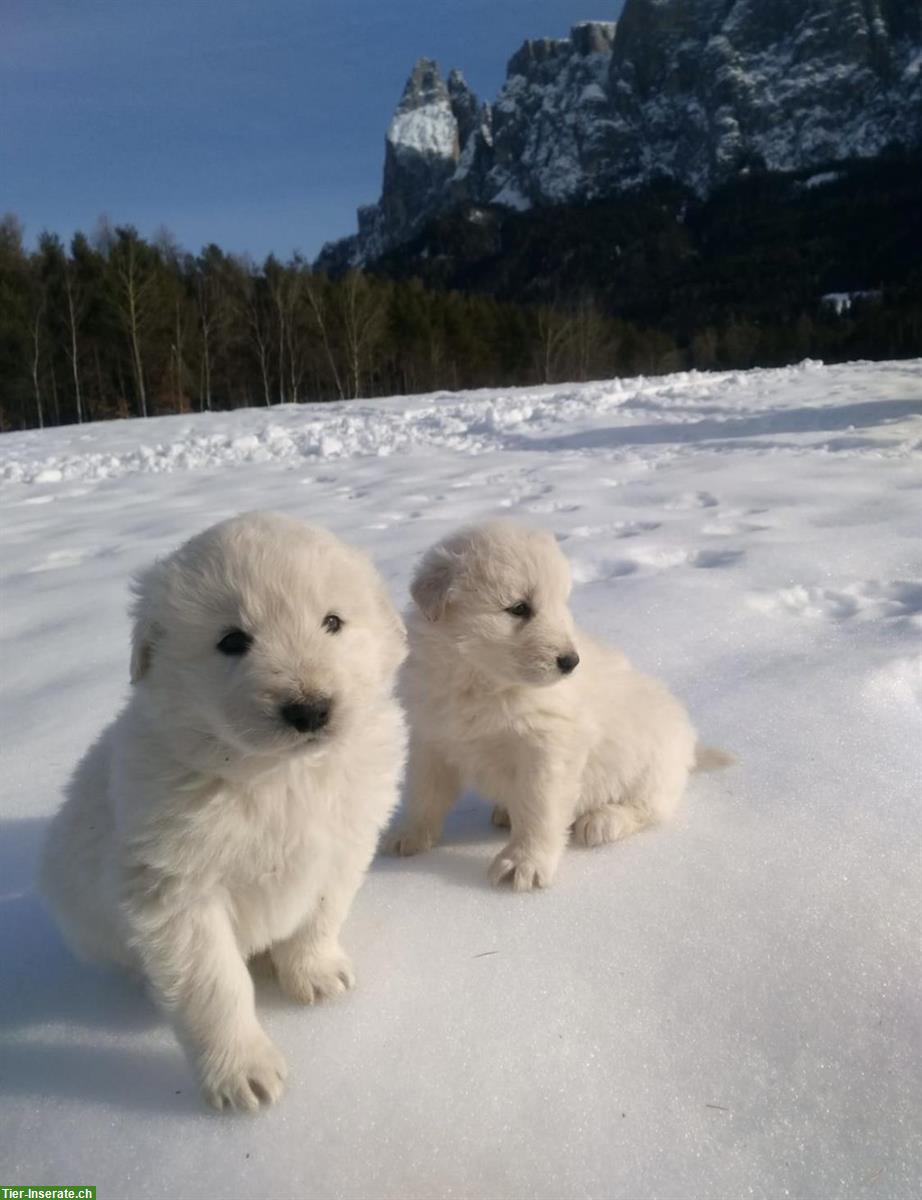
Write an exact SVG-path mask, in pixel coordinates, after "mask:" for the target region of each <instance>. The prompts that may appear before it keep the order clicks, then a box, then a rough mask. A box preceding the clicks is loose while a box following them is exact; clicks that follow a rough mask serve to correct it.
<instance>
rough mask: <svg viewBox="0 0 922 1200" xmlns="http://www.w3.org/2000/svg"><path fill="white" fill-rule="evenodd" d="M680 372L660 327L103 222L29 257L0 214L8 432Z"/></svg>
mask: <svg viewBox="0 0 922 1200" xmlns="http://www.w3.org/2000/svg"><path fill="white" fill-rule="evenodd" d="M677 365H682V362H681V357H680V356H678V355H677V353H676V350H675V347H674V345H673V344H672V343H671V341H670V340H669V339H668V338H664V337H663V335H661V334H655V333H650V332H643V331H640V330H638V329H637V328H636V327H634V326H631V325H628V324H626V323H624V322H619V321H614V320H611V319H609V318H607V317H604V316H603V315H602V314H601V313H600V312H599V310H598V309H597V308H596V306H595V305H594V304H593V303H592V302H591V300H589V299H582V300H580V301H578V302H576V303H574V304H571V305H569V306H566V307H562V306H556V305H555V306H530V307H525V306H521V305H514V304H502V303H498V302H497V301H496V300H494V299H492V298H490V297H488V296H475V295H469V294H460V293H451V292H440V291H432V290H426V289H424V288H423V287H422V285H421V284H419V283H418V282H416V281H410V282H402V283H395V282H392V281H388V280H385V279H381V278H376V277H374V276H372V275H367V274H363V273H361V272H358V271H352V272H349V273H348V274H346V275H345V276H344V277H343V278H341V279H337V280H332V279H330V278H328V277H327V276H326V275H324V274H321V273H318V272H316V271H314V270H312V269H311V267H310V265H309V264H308V263H307V262H306V261H304V260H303V259H302V258H300V257H299V256H297V255H295V256H294V257H292V258H291V259H290V260H289V261H288V262H285V263H282V262H280V261H279V260H278V259H276V258H274V257H271V256H270V257H269V258H268V259H266V260H265V262H263V263H261V264H258V265H257V264H255V263H253V262H252V261H250V260H249V259H247V258H242V257H238V256H233V255H229V254H225V253H224V252H223V251H222V250H221V249H220V248H219V247H218V246H215V245H209V246H207V247H205V248H204V249H203V250H202V252H201V253H200V254H198V255H191V254H189V253H187V252H185V251H184V250H182V249H181V248H180V247H179V246H178V245H177V244H176V243H175V241H174V240H173V239H172V238H171V237H170V236H169V235H168V234H166V233H163V234H161V235H160V236H158V237H157V238H155V239H153V240H150V241H148V240H145V239H144V238H142V237H141V236H140V235H139V234H138V233H137V231H136V230H135V229H133V228H131V227H129V226H120V227H114V228H113V227H111V226H109V225H108V224H105V223H102V224H101V225H100V227H99V228H98V229H97V230H96V232H95V233H94V235H93V236H92V237H87V236H85V235H84V234H82V233H78V234H77V235H76V236H75V237H74V238H73V239H72V241H71V243H70V245H69V246H68V247H65V245H64V244H63V242H62V241H61V239H60V238H59V237H57V236H55V235H54V234H49V233H45V234H42V235H41V237H40V238H39V239H38V244H37V246H36V247H35V248H34V249H33V250H29V249H27V248H26V246H25V245H24V242H23V234H22V228H21V226H20V224H19V222H18V221H17V219H16V218H14V217H9V216H8V217H5V218H2V219H0V429H14V428H23V427H29V426H44V425H46V424H61V423H68V422H81V421H86V420H101V419H105V418H108V417H126V416H141V417H147V416H154V415H158V414H163V413H172V412H188V411H193V410H203V411H204V410H210V409H226V408H236V407H241V406H245V405H254V404H266V405H269V404H276V403H292V404H297V403H300V402H302V401H305V400H345V399H350V398H354V397H358V396H373V395H380V394H383V393H393V392H414V391H427V390H433V389H437V388H460V387H474V386H487V385H502V386H505V385H509V384H515V383H531V382H549V381H553V380H560V379H586V378H592V377H599V376H605V375H614V374H617V373H619V372H624V371H630V370H642V371H654V370H668V369H671V368H672V367H674V366H677Z"/></svg>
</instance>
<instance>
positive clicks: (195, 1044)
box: [41, 513, 406, 1109]
mask: <svg viewBox="0 0 922 1200" xmlns="http://www.w3.org/2000/svg"><path fill="white" fill-rule="evenodd" d="M135 590H136V595H137V601H136V604H135V609H134V616H135V626H134V637H133V649H132V655H131V680H132V683H133V684H134V689H133V693H132V695H131V698H130V701H129V703H128V705H127V707H126V708H125V709H124V710H123V712H122V713H121V715H120V716H119V717H118V718H117V720H116V721H115V722H114V723H113V724H112V725H111V726H110V727H109V728H108V729H107V730H106V731H105V732H104V733H103V735H102V736H101V738H100V739H99V741H98V742H96V744H95V745H94V746H93V747H92V749H91V750H90V751H89V753H88V754H87V756H86V757H85V758H84V760H83V761H82V763H81V764H80V766H79V767H78V768H77V771H76V773H75V775H74V777H73V779H72V781H71V783H70V785H69V789H68V794H67V799H66V801H65V803H64V806H63V807H62V808H61V810H60V812H59V813H58V814H57V816H56V817H55V819H54V821H53V823H52V825H51V829H50V832H49V835H48V840H47V844H46V847H45V852H44V859H43V863H42V870H41V886H42V891H43V893H44V895H45V897H46V898H47V900H48V902H49V903H50V906H51V908H52V910H53V911H54V914H55V915H56V917H57V920H58V922H59V924H60V926H61V929H62V930H63V932H64V934H65V936H66V938H67V940H68V941H69V943H70V944H71V945H72V947H73V949H74V950H75V951H76V952H77V953H78V954H79V955H80V956H81V957H84V958H88V959H92V960H97V961H99V960H102V961H107V960H108V961H116V962H119V963H123V964H125V965H127V966H130V967H134V968H137V969H139V970H140V971H141V972H143V974H144V975H145V976H146V978H147V979H148V980H149V982H150V984H151V985H152V987H153V991H154V993H155V995H156V996H157V997H158V999H159V1001H160V1002H161V1004H162V1005H163V1006H164V1007H165V1009H166V1010H167V1012H168V1013H169V1014H170V1016H171V1017H172V1020H173V1023H174V1025H175V1029H176V1032H177V1034H178V1036H179V1039H180V1041H181V1042H182V1044H183V1046H184V1047H185V1049H186V1051H187V1053H188V1054H189V1056H190V1058H191V1060H192V1061H193V1063H194V1065H195V1068H196V1070H197V1072H198V1075H199V1078H200V1081H201V1085H202V1089H203V1091H204V1095H205V1097H206V1099H207V1100H208V1101H209V1102H210V1103H211V1104H212V1105H214V1106H215V1107H216V1108H225V1107H228V1108H239V1109H255V1108H258V1107H259V1105H260V1104H261V1103H269V1102H272V1101H274V1100H275V1099H276V1098H277V1097H278V1095H279V1093H280V1091H281V1088H282V1081H283V1079H284V1076H285V1062H284V1060H283V1058H282V1056H281V1054H280V1053H279V1052H278V1050H276V1048H275V1047H274V1046H273V1044H272V1043H271V1042H270V1040H269V1038H268V1037H267V1035H266V1034H265V1033H264V1032H263V1030H262V1028H261V1026H260V1024H259V1022H258V1021H257V1018H256V1012H255V1008H254V995H253V982H252V979H251V977H250V972H249V970H248V969H247V959H248V958H250V957H252V956H255V955H257V954H259V953H260V952H262V951H268V952H269V955H270V956H271V961H272V964H273V965H274V967H275V971H276V973H277V975H278V980H279V983H280V985H281V987H282V989H283V991H284V992H285V994H286V995H288V996H289V997H290V998H291V999H292V1000H295V1001H298V1002H301V1003H311V1002H312V1001H314V1000H317V999H321V998H323V997H325V996H331V995H334V994H335V993H337V992H341V991H343V990H344V989H346V988H349V987H352V985H353V982H354V979H353V973H352V966H351V964H350V962H349V959H348V958H347V957H346V955H345V953H344V952H343V950H342V948H341V947H340V944H339V931H340V927H341V925H342V923H343V920H344V919H345V917H346V914H347V912H348V910H349V907H350V905H351V903H352V899H353V897H354V895H355V893H356V890H357V889H358V887H359V885H360V883H361V881H362V877H363V875H364V873H365V870H366V868H367V866H368V863H369V861H370V859H371V857H372V855H373V853H374V850H375V845H376V842H377V839H378V835H379V832H380V830H381V828H382V826H383V825H384V824H385V823H386V821H387V819H388V816H389V815H390V813H391V811H392V809H393V806H394V804H395V801H396V797H397V785H398V778H399V775H400V771H401V767H402V764H403V759H404V753H405V732H404V723H403V717H402V714H401V711H400V709H399V707H398V706H397V704H396V702H395V701H394V700H393V698H392V695H391V689H392V683H393V678H394V675H395V672H396V670H397V668H398V666H399V665H400V663H401V661H402V660H403V658H404V656H405V640H406V639H405V631H404V628H403V624H402V622H401V620H400V618H399V616H398V615H397V613H396V611H395V610H394V608H393V606H392V604H391V602H390V600H389V598H388V596H387V594H386V592H385V589H384V586H383V584H382V582H381V580H380V578H379V576H378V575H377V573H376V571H375V570H374V568H373V567H372V565H371V563H370V562H369V561H368V560H367V559H366V558H365V557H364V555H362V554H361V553H359V552H358V551H356V550H353V549H351V548H349V547H347V546H345V545H343V544H342V543H341V542H339V541H338V540H337V539H336V538H334V537H333V536H332V535H331V534H329V533H326V532H325V531H323V530H320V529H316V528H312V527H310V526H308V525H305V524H303V523H302V522H300V521H296V520H294V519H293V518H290V517H285V516H279V515H276V514H272V513H250V514H246V515H244V516H240V517H236V518H234V519H233V520H230V521H226V522H223V523H222V524H220V525H216V526H214V527H213V528H211V529H209V530H206V532H204V533H202V534H200V535H199V536H197V537H194V538H192V540H191V541H189V542H187V543H186V544H185V545H184V546H182V547H181V548H180V549H179V550H177V551H176V552H175V553H174V554H172V555H170V556H169V557H168V558H166V559H164V560H162V561H160V562H158V563H156V564H155V565H154V566H153V567H151V568H150V570H148V571H147V572H146V573H144V574H142V575H141V576H140V577H139V578H138V580H137V583H136V589H135Z"/></svg>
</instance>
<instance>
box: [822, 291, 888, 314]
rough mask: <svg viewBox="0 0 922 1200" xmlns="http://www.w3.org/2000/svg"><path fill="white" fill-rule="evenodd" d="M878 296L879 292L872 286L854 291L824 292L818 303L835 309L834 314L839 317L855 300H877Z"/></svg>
mask: <svg viewBox="0 0 922 1200" xmlns="http://www.w3.org/2000/svg"><path fill="white" fill-rule="evenodd" d="M879 298H880V292H879V291H877V290H876V289H873V288H872V289H865V290H863V291H855V292H826V293H825V294H824V295H822V296H820V303H821V304H825V305H827V306H828V307H829V308H832V309H835V313H836V316H837V317H841V316H842V314H843V313H847V312H849V311H850V310H851V307H852V305H853V304H854V303H855V301H856V300H877V299H879Z"/></svg>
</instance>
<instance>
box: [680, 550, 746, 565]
mask: <svg viewBox="0 0 922 1200" xmlns="http://www.w3.org/2000/svg"><path fill="white" fill-rule="evenodd" d="M744 557H745V551H743V550H699V551H697V553H695V554H693V555H692V556H691V558H689V560H688V561H689V562H690V563H691V565H692V566H693V567H705V568H709V567H731V566H732V565H733V564H734V563H736V562H739V561H740V559H741V558H744Z"/></svg>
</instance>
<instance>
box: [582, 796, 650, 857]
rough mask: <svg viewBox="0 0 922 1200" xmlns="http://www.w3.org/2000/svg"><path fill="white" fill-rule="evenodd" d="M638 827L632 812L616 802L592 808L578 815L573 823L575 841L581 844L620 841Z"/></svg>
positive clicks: (600, 844) (602, 843) (598, 844)
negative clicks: (631, 815)
mask: <svg viewBox="0 0 922 1200" xmlns="http://www.w3.org/2000/svg"><path fill="white" fill-rule="evenodd" d="M636 828H637V825H636V823H635V822H634V821H632V819H631V817H630V814H629V813H628V812H626V811H625V809H624V808H622V807H620V806H619V805H615V804H605V805H603V806H602V807H601V808H593V809H590V811H589V812H585V813H583V814H582V816H580V817H577V818H576V821H575V822H574V824H573V841H574V842H576V843H577V844H578V845H580V846H589V847H592V846H604V845H605V843H606V842H619V841H621V839H622V838H625V837H627V836H628V834H629V833H633V831H634V830H635V829H636Z"/></svg>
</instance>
